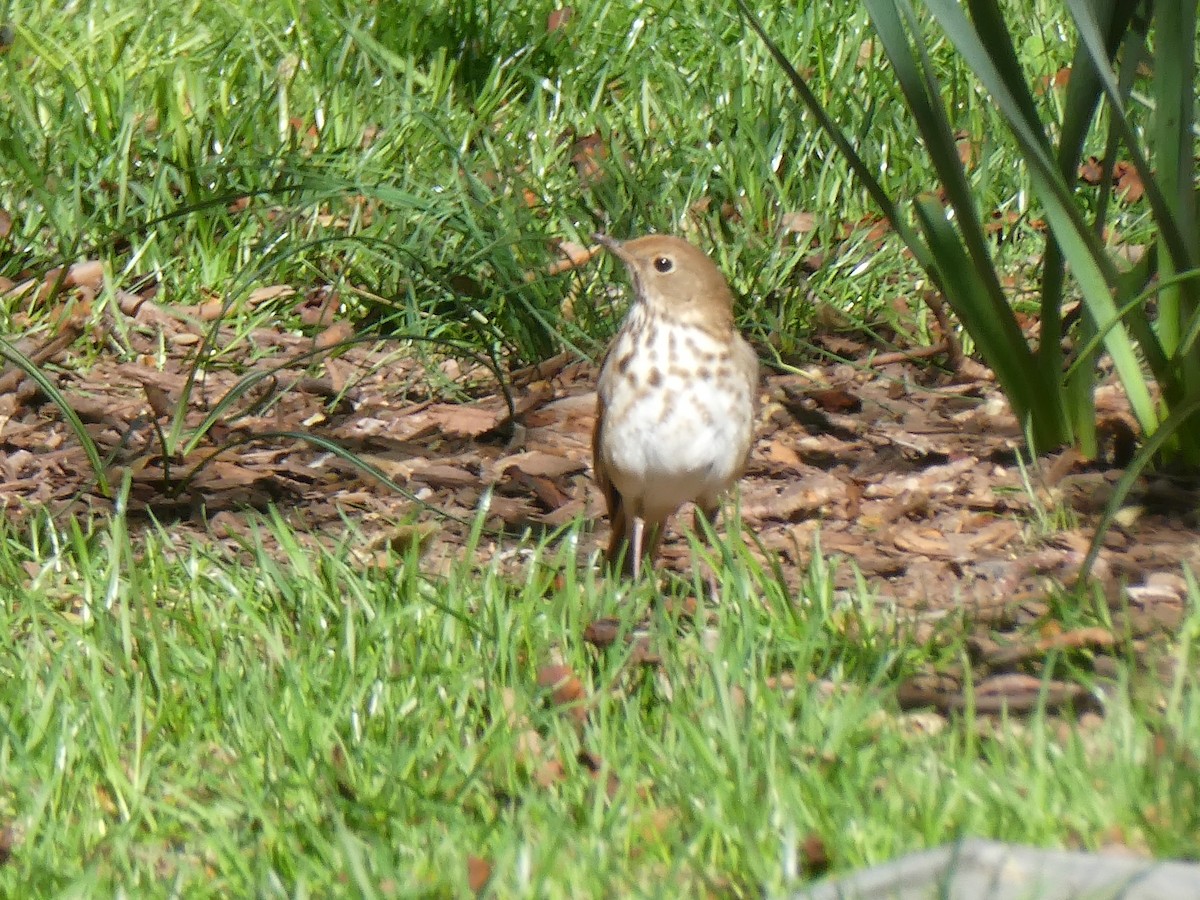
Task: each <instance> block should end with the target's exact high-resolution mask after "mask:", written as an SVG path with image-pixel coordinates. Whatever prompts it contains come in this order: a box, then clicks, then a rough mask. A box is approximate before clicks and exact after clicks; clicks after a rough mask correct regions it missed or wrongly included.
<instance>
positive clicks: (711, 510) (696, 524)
mask: <svg viewBox="0 0 1200 900" xmlns="http://www.w3.org/2000/svg"><path fill="white" fill-rule="evenodd" d="M720 512H721V504H720V503H719V502H718V501H714V500H702V501H700V502H698V503H697V504H696V513H695V515H694V516H693V517H692V528H693V529H694V530H695V531H696V532H697V533H698V534H701V535H703V534H704V533H705V529H704V523H708V526H709V530H711V531H712V533H713V540H714V541H716V536H717V533H716V526H717V515H718V514H719V513H720ZM717 547H718V549H721V550H722V553H721V555H722V557H724V555H725V554H724V550H723V548H721V547H720V544H719V542H717ZM707 580H708V593H709V596H710V597H712V600H713V602H714V603H716V602H717V601H718V600H720V599H721V587H720V585H719V584H718V583H717V573H716V571H715V570H714V569H713V567H712V566H708V579H707Z"/></svg>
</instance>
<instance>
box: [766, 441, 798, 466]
mask: <svg viewBox="0 0 1200 900" xmlns="http://www.w3.org/2000/svg"><path fill="white" fill-rule="evenodd" d="M763 456H765V457H766V458H767V459H769V460H770V461H771V462H774V463H779V464H780V465H782V466H791V467H792V468H795V469H798V468H800V466H802V465H803V461H802V460H801V459H800V454H799V453H797V452H796V451H795V450H793V449H792V448H791V447H789V446H788V445H787V444H785V443H783V442H782V441H768V442H767V445H766V449H765V450H764V451H763Z"/></svg>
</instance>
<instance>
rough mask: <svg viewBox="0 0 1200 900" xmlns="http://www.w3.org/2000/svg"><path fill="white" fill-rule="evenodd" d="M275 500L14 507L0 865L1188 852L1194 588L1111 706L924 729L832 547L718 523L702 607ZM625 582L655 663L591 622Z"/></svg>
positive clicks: (619, 608)
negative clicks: (575, 696)
mask: <svg viewBox="0 0 1200 900" xmlns="http://www.w3.org/2000/svg"><path fill="white" fill-rule="evenodd" d="M280 522H281V520H275V521H274V522H265V523H264V525H263V531H262V532H261V533H262V534H272V535H274V536H275V537H276V538H277V539H278V543H279V546H280V547H281V548H282V550H281V552H278V553H274V554H267V553H265V552H263V551H262V549H261V546H255V545H253V544H251V545H249V546H247V547H246V548H245V550H244V552H243V553H242V554H241V555H240V559H238V560H236V561H235V560H233V559H232V558H231V557H230V556H229V555H227V554H226V555H222V554H218V553H217V552H215V551H213V550H211V549H208V548H206V547H203V546H199V545H195V544H186V545H179V544H175V543H173V542H171V541H170V540H168V539H166V538H164V537H162V536H158V537H154V536H149V537H148V538H147V539H145V540H139V541H137V542H136V546H137V549H136V550H135V549H134V546H135V544H134V543H133V542H131V541H130V538H129V536H128V535H127V534H126V533H125V529H124V526H123V524H122V523H121V521H120V520H117V521H114V522H113V523H111V524H109V525H106V526H104V525H101V526H97V527H96V528H94V529H92V530H88V531H83V530H80V529H68V530H66V531H54V530H52V529H50V528H48V527H43V528H40V529H35V530H33V531H32V532H30V533H22V532H19V531H16V530H13V529H9V530H7V532H6V533H5V535H4V539H3V543H2V544H0V571H2V572H3V583H4V584H5V585H6V587H5V588H4V590H3V602H2V604H0V627H2V628H3V631H4V633H5V634H6V635H8V636H9V638H8V640H7V641H6V643H5V647H4V649H3V651H0V709H3V710H4V713H3V722H2V725H3V727H2V729H0V765H2V768H3V771H4V772H5V779H4V783H3V785H2V786H0V819H2V820H3V823H4V825H5V826H6V827H7V828H9V829H11V830H12V834H13V835H14V836H15V841H14V846H13V849H12V857H11V859H10V860H9V861H8V863H7V864H6V865H4V866H2V867H0V893H3V894H5V895H9V896H15V895H16V894H18V893H24V894H25V895H27V896H51V895H61V894H68V895H74V896H102V895H114V894H116V893H118V892H120V891H124V892H125V893H128V894H136V895H138V896H162V895H168V894H174V895H180V894H182V895H185V896H252V895H264V896H277V895H278V896H284V895H286V896H293V895H295V896H302V895H310V896H331V895H359V896H362V895H367V896H371V895H394V894H403V895H408V894H411V893H425V894H433V895H439V896H446V895H452V894H457V895H461V894H463V893H464V892H465V891H466V877H467V876H466V872H467V859H468V857H469V856H478V857H481V858H484V859H487V860H489V861H491V862H492V864H493V866H494V874H493V881H492V888H493V889H494V892H495V894H496V895H497V896H563V897H566V896H581V895H587V896H627V895H660V894H661V891H662V889H663V886H664V885H668V884H669V885H672V892H675V891H676V890H677V891H678V893H679V894H680V895H689V896H694V895H697V894H701V893H704V892H705V891H708V892H712V893H717V894H721V895H727V894H729V893H730V892H734V893H742V894H747V895H758V894H759V893H760V892H761V891H763V890H765V891H766V892H767V893H769V894H779V893H781V892H783V891H785V890H786V889H789V888H794V887H796V886H797V885H798V884H800V883H801V881H802V879H803V878H804V876H805V873H804V870H803V866H802V863H800V862H799V861H798V860H799V858H800V857H799V852H800V851H799V848H800V844H801V842H803V841H804V840H805V838H807V837H808V836H809V835H818V836H820V838H821V839H822V840H823V841H824V842H825V844H826V846H827V847H828V852H829V854H830V858H831V863H832V867H833V870H834V871H836V872H843V871H846V870H848V869H851V868H853V867H857V866H861V865H864V864H868V863H873V862H880V861H883V860H886V859H889V858H891V857H893V856H895V855H897V854H900V853H903V852H905V851H909V850H913V849H917V848H922V847H928V846H931V845H935V844H938V843H940V842H944V841H948V840H953V839H955V838H957V837H959V836H961V835H982V836H991V837H996V838H1003V839H1010V840H1015V841H1025V842H1032V843H1036V844H1050V845H1062V844H1078V845H1082V846H1085V847H1097V846H1099V845H1102V844H1105V843H1109V842H1112V841H1125V842H1128V843H1130V844H1132V845H1133V846H1135V847H1144V848H1148V849H1149V850H1151V851H1154V852H1158V853H1164V854H1185V855H1192V856H1195V855H1196V854H1197V853H1198V852H1200V846H1197V844H1196V839H1195V835H1196V833H1197V831H1196V826H1197V821H1196V812H1195V800H1196V798H1197V796H1200V793H1198V792H1200V771H1198V770H1197V768H1196V766H1195V763H1194V761H1193V762H1188V761H1187V760H1186V759H1185V758H1184V757H1180V759H1183V761H1182V762H1180V761H1179V760H1178V759H1176V758H1174V757H1172V756H1170V755H1169V754H1165V753H1164V751H1163V750H1162V748H1161V747H1160V746H1159V745H1157V744H1156V743H1155V735H1161V734H1172V733H1173V734H1175V735H1178V736H1181V739H1182V741H1183V746H1184V748H1185V750H1186V749H1187V748H1190V751H1188V752H1190V753H1192V754H1194V753H1196V752H1197V749H1198V748H1197V746H1196V741H1195V735H1197V734H1200V684H1198V682H1197V680H1196V677H1195V668H1194V665H1191V664H1190V663H1189V660H1191V659H1194V654H1195V653H1196V651H1197V639H1198V637H1200V617H1197V614H1196V613H1195V612H1193V613H1192V615H1191V617H1190V618H1189V619H1188V620H1187V621H1186V622H1185V624H1184V626H1183V627H1182V628H1181V629H1180V633H1179V636H1178V638H1177V639H1176V640H1175V641H1174V642H1173V644H1172V646H1171V647H1170V648H1169V651H1168V652H1170V653H1171V654H1173V655H1174V656H1176V658H1177V659H1178V661H1179V662H1180V664H1181V667H1180V668H1181V671H1182V672H1183V673H1184V674H1182V675H1181V676H1180V680H1179V682H1178V683H1177V684H1167V685H1164V686H1162V688H1158V687H1156V688H1155V689H1154V690H1153V691H1152V692H1148V691H1147V688H1146V685H1145V684H1139V683H1138V680H1139V678H1140V676H1135V675H1133V674H1132V672H1133V670H1132V669H1131V668H1128V667H1127V668H1124V669H1123V671H1124V672H1125V675H1124V676H1123V678H1122V679H1121V680H1120V682H1119V684H1118V686H1117V687H1115V688H1114V689H1113V691H1112V694H1111V695H1110V698H1109V700H1108V707H1107V708H1108V712H1107V714H1106V716H1105V717H1104V718H1103V719H1102V720H1097V721H1094V722H1092V723H1090V724H1088V725H1086V726H1083V727H1079V726H1075V725H1071V724H1066V723H1064V722H1062V721H1060V720H1052V719H1049V718H1047V717H1045V716H1043V715H1035V716H1034V717H1032V719H1030V720H1027V721H1025V722H1018V721H1005V720H1000V721H998V722H992V723H988V722H984V721H982V720H979V721H977V720H975V719H974V718H973V717H972V716H970V715H964V716H959V717H956V718H953V719H951V720H950V722H949V723H948V724H947V725H946V726H945V727H944V728H933V729H930V728H927V727H922V721H924V720H921V719H920V718H916V717H910V716H905V715H902V714H900V713H899V711H898V708H897V706H896V702H895V698H894V692H895V691H894V689H895V686H896V684H897V683H898V680H899V679H900V678H901V677H902V676H903V675H904V674H905V673H907V672H909V671H911V668H912V666H913V665H914V664H915V662H916V661H918V660H920V659H923V658H926V657H928V655H929V653H930V648H929V647H926V646H918V645H914V644H911V643H909V642H907V641H906V639H902V638H898V637H895V636H894V635H892V634H891V630H890V629H889V628H887V627H886V620H885V616H884V614H883V612H882V611H881V610H879V609H877V608H875V607H874V606H873V605H872V604H871V603H870V602H869V601H866V600H864V601H854V600H845V599H842V600H835V599H833V594H832V591H831V588H830V585H829V578H828V575H829V572H828V570H827V568H825V567H824V566H823V565H822V566H820V567H817V568H816V569H814V571H812V572H811V573H810V575H809V579H808V585H807V587H806V589H805V592H804V596H803V597H802V598H797V597H794V596H791V595H790V594H789V593H788V592H787V591H786V589H784V588H782V587H781V586H780V585H779V584H778V583H777V582H776V581H774V580H773V579H772V578H771V577H770V576H769V575H766V574H764V573H763V572H762V571H761V570H760V569H758V568H757V567H756V566H755V564H754V563H753V561H752V560H751V558H750V557H749V556H748V554H746V553H745V552H744V549H743V548H742V545H741V544H740V543H739V541H738V540H737V537H736V535H735V536H734V537H733V538H732V539H731V542H730V553H729V556H728V561H729V568H728V569H726V570H724V571H723V572H722V573H721V575H722V584H723V589H722V590H723V593H722V600H721V603H720V604H719V605H718V606H716V607H715V616H716V619H715V623H714V627H713V630H712V631H711V632H706V631H697V629H696V627H695V626H694V625H692V624H691V623H689V622H687V621H682V622H681V621H679V620H678V619H676V618H673V617H672V616H671V615H670V614H668V613H666V612H664V611H663V609H664V607H662V606H661V604H658V603H654V602H652V600H651V598H650V596H649V594H648V592H647V589H646V586H643V587H641V588H639V589H637V590H634V591H632V592H628V591H626V592H624V593H625V596H623V597H618V596H616V595H615V593H614V591H613V589H612V588H611V587H607V586H603V585H599V584H597V583H596V582H595V581H594V578H593V576H592V575H591V574H590V570H589V569H587V568H586V567H583V568H580V567H579V565H578V562H579V561H577V560H575V559H574V558H573V557H572V556H571V554H570V551H569V549H568V548H569V547H571V546H572V545H573V544H572V542H571V541H570V540H564V541H561V542H559V543H558V544H556V545H550V546H539V547H537V548H536V550H535V552H534V553H533V555H532V557H531V559H530V560H529V562H528V564H527V566H526V567H525V569H524V573H525V574H524V575H523V576H522V577H518V578H516V579H513V578H509V577H502V576H501V575H500V574H498V572H497V569H496V567H495V565H494V564H493V565H492V566H491V567H485V568H483V569H482V570H480V569H478V568H475V567H473V566H472V565H471V564H469V563H466V562H464V563H460V564H458V565H457V566H456V567H455V569H454V570H453V571H452V572H451V573H450V574H449V575H448V576H446V577H444V578H433V577H427V576H423V575H421V574H419V572H418V568H417V565H416V560H415V558H414V557H413V556H412V555H411V554H409V555H408V556H407V557H406V556H404V555H398V556H395V557H394V558H393V559H392V560H391V562H390V564H389V565H387V566H384V567H382V568H372V569H365V568H364V567H362V566H361V565H360V564H358V563H356V562H355V561H354V560H355V558H354V557H353V555H352V554H351V552H350V548H351V547H352V546H355V545H356V544H357V543H358V542H359V538H358V537H357V536H356V535H348V536H347V538H346V539H345V541H344V542H343V543H342V544H341V545H340V546H329V547H326V548H325V549H324V550H321V551H320V552H314V551H313V550H311V549H304V548H302V546H301V542H300V539H299V538H298V536H297V535H295V534H294V533H293V532H290V531H289V530H288V529H287V528H286V526H283V525H282V524H280ZM567 537H568V538H569V535H568V536H567ZM467 556H469V554H467ZM556 578H557V579H559V583H558V584H557V586H556V585H555V580H556ZM683 587H685V588H686V586H683ZM1196 599H1197V598H1196V597H1194V596H1193V597H1192V609H1193V610H1195V609H1197V608H1198V606H1197V604H1196V602H1195V601H1196ZM647 610H650V611H651V628H652V633H653V634H654V635H655V636H656V646H657V647H658V649H660V650H661V652H662V654H663V663H662V666H661V668H660V669H652V668H651V669H643V668H638V667H633V668H632V669H630V668H628V667H627V666H626V652H625V651H624V650H622V649H619V648H610V649H609V650H608V651H604V652H601V651H597V650H595V649H594V648H592V647H590V646H589V645H587V644H586V643H585V642H584V641H583V640H582V637H581V636H582V634H583V631H584V628H585V627H586V625H587V624H588V623H590V622H591V621H593V619H595V618H596V617H598V616H602V615H614V616H617V617H618V618H619V619H620V620H622V621H623V622H625V623H628V624H629V625H633V624H634V623H636V622H637V621H638V620H639V618H640V617H641V616H642V615H643V614H644V613H645V612H646V611H647ZM851 625H853V627H851ZM961 650H962V648H961V647H960V646H958V645H957V643H956V642H954V641H952V642H951V643H950V644H949V645H947V646H945V647H943V648H942V649H941V650H940V651H938V652H941V653H945V654H947V655H948V656H954V655H956V654H957V653H959V652H961ZM558 659H561V660H562V663H563V664H564V665H566V666H567V667H568V668H569V669H570V670H571V671H572V672H574V673H575V674H576V675H577V676H578V677H579V678H580V679H581V681H582V683H583V687H584V690H585V700H584V702H585V703H586V704H587V712H588V716H587V723H586V725H585V726H584V727H583V728H582V729H580V730H578V731H577V730H576V728H575V726H574V724H573V718H572V716H571V714H570V712H569V710H568V709H564V708H559V707H555V706H554V704H553V703H552V702H550V699H549V697H548V690H546V689H543V688H539V687H538V684H537V671H538V669H539V668H540V667H541V666H543V665H546V664H549V663H552V662H554V661H556V660H558ZM789 674H791V675H794V677H795V679H796V681H797V682H798V687H796V688H795V689H788V688H785V687H781V686H780V685H779V683H778V682H776V681H773V680H772V679H775V678H778V677H781V676H787V675H789ZM810 678H811V679H820V684H823V685H824V686H825V687H823V688H822V687H821V686H819V685H818V683H816V682H815V681H814V682H813V683H810ZM1151 695H1153V698H1154V699H1148V698H1149V697H1150V696H1151ZM1159 700H1161V705H1159V704H1158V702H1157V701H1159ZM534 744H537V745H539V746H540V750H537V749H530V748H531V747H532V746H533V745H534ZM581 750H587V751H590V752H591V753H592V754H594V758H595V759H598V760H600V761H601V763H600V764H601V767H602V768H601V773H600V774H599V775H598V776H597V775H594V774H593V773H592V772H591V771H590V770H589V767H588V766H587V765H585V764H584V763H583V762H581V761H580V758H579V753H580V751H581ZM1185 756H1186V754H1185ZM554 761H558V763H560V764H561V765H562V767H563V770H562V774H561V776H560V777H557V778H552V779H551V781H552V783H550V784H548V785H545V784H542V783H541V782H540V781H539V777H540V776H544V774H545V773H546V772H547V771H549V770H548V768H547V767H548V766H551V765H553V764H554ZM610 776H611V777H612V779H613V782H612V783H613V788H612V790H611V792H610V791H609V790H608V789H607V788H606V786H607V785H608V783H609V780H610Z"/></svg>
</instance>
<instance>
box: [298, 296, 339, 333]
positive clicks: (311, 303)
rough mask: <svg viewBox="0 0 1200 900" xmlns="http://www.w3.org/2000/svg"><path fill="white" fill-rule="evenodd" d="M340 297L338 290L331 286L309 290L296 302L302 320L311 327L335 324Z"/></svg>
mask: <svg viewBox="0 0 1200 900" xmlns="http://www.w3.org/2000/svg"><path fill="white" fill-rule="evenodd" d="M339 305H340V298H339V296H338V292H337V291H335V290H333V289H331V288H329V287H327V286H326V287H317V288H313V289H312V290H310V291H308V292H307V293H306V294H305V295H304V299H302V300H301V301H300V302H299V303H297V304H296V314H297V315H298V316H299V317H300V321H301V322H303V323H304V324H305V325H307V326H309V327H310V328H326V327H328V326H329V325H331V324H333V320H334V317H335V316H336V315H337V312H338V306H339Z"/></svg>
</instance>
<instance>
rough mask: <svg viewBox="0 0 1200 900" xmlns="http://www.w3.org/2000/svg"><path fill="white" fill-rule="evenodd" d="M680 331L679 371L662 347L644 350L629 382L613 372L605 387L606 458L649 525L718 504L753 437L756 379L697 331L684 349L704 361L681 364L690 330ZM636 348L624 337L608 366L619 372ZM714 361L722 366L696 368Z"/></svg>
mask: <svg viewBox="0 0 1200 900" xmlns="http://www.w3.org/2000/svg"><path fill="white" fill-rule="evenodd" d="M675 327H676V328H678V329H679V331H678V333H679V334H680V335H681V339H680V340H678V341H677V342H676V347H677V352H676V353H675V354H672V356H673V357H674V362H675V364H674V365H671V364H670V360H669V359H668V358H667V353H666V352H665V351H666V347H665V346H664V345H663V342H661V341H660V342H659V343H658V344H657V345H656V347H650V346H648V345H646V344H645V343H643V344H641V345H640V346H639V347H638V348H637V351H638V352H637V353H636V354H634V355H633V357H632V358H631V361H630V363H629V365H627V366H626V371H625V373H624V375H625V377H619V376H618V375H617V373H616V372H614V373H612V375H613V377H610V378H607V379H604V381H605V385H606V387H607V388H608V390H607V391H606V392H605V394H606V396H605V397H604V400H605V407H606V411H605V418H604V421H605V425H604V429H603V433H602V435H601V439H600V448H599V449H600V453H601V455H602V457H603V460H604V464H605V466H606V469H607V472H608V476H609V478H610V480H611V481H612V483H613V486H614V487H615V488H616V489H617V490H618V491H619V492H620V494H621V496H622V497H623V498H624V499H625V501H626V502H627V503H628V504H629V506H630V508H631V510H633V511H635V512H636V511H638V510H640V514H641V515H642V516H643V517H644V518H646V519H647V520H650V521H657V520H661V519H662V518H665V517H666V516H669V515H670V514H671V513H673V512H674V511H675V510H676V509H678V508H679V506H680V505H681V504H683V503H686V502H689V501H698V502H700V503H704V504H706V505H712V504H714V503H715V502H716V500H717V498H718V497H719V496H720V495H721V494H722V493H723V492H724V491H726V490H727V489H728V488H729V487H730V486H731V485H732V484H733V482H734V481H735V480H736V479H737V478H738V477H739V476H740V475H741V472H742V467H743V465H744V464H745V460H746V455H747V453H748V451H749V448H750V439H751V433H752V430H753V418H754V392H755V389H756V384H755V383H754V382H755V378H754V375H755V373H754V372H740V373H739V372H738V370H737V367H736V366H735V365H734V364H733V362H732V359H731V358H730V355H729V348H728V345H722V344H721V343H719V342H717V341H716V340H715V339H714V338H713V337H712V336H711V335H709V334H707V333H705V332H703V331H700V330H698V329H686V338H687V341H686V343H687V345H688V346H689V347H691V346H695V347H696V348H697V350H698V354H695V355H693V357H689V358H680V354H679V353H678V348H679V347H682V346H684V343H685V342H684V340H683V338H682V335H683V334H684V329H683V327H682V326H675ZM631 348H632V340H631V339H630V338H629V337H628V336H627V335H622V337H621V338H618V341H617V346H616V347H614V348H613V352H612V353H611V354H610V356H609V360H608V363H607V366H614V367H615V366H617V365H618V364H619V362H620V360H621V359H622V358H623V355H624V354H625V353H628V352H629V350H630V349H631ZM708 354H712V355H713V357H715V358H716V359H717V361H714V362H712V363H711V364H704V363H702V362H698V360H704V359H707V355H708ZM606 368H607V367H606ZM701 369H703V370H704V371H703V372H700V370H701ZM698 372H699V373H700V375H701V376H703V374H705V373H707V375H708V377H696V375H697V373H698ZM689 374H690V375H691V377H688V375H689ZM718 375H725V376H726V377H724V378H718V377H716V376H718Z"/></svg>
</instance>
